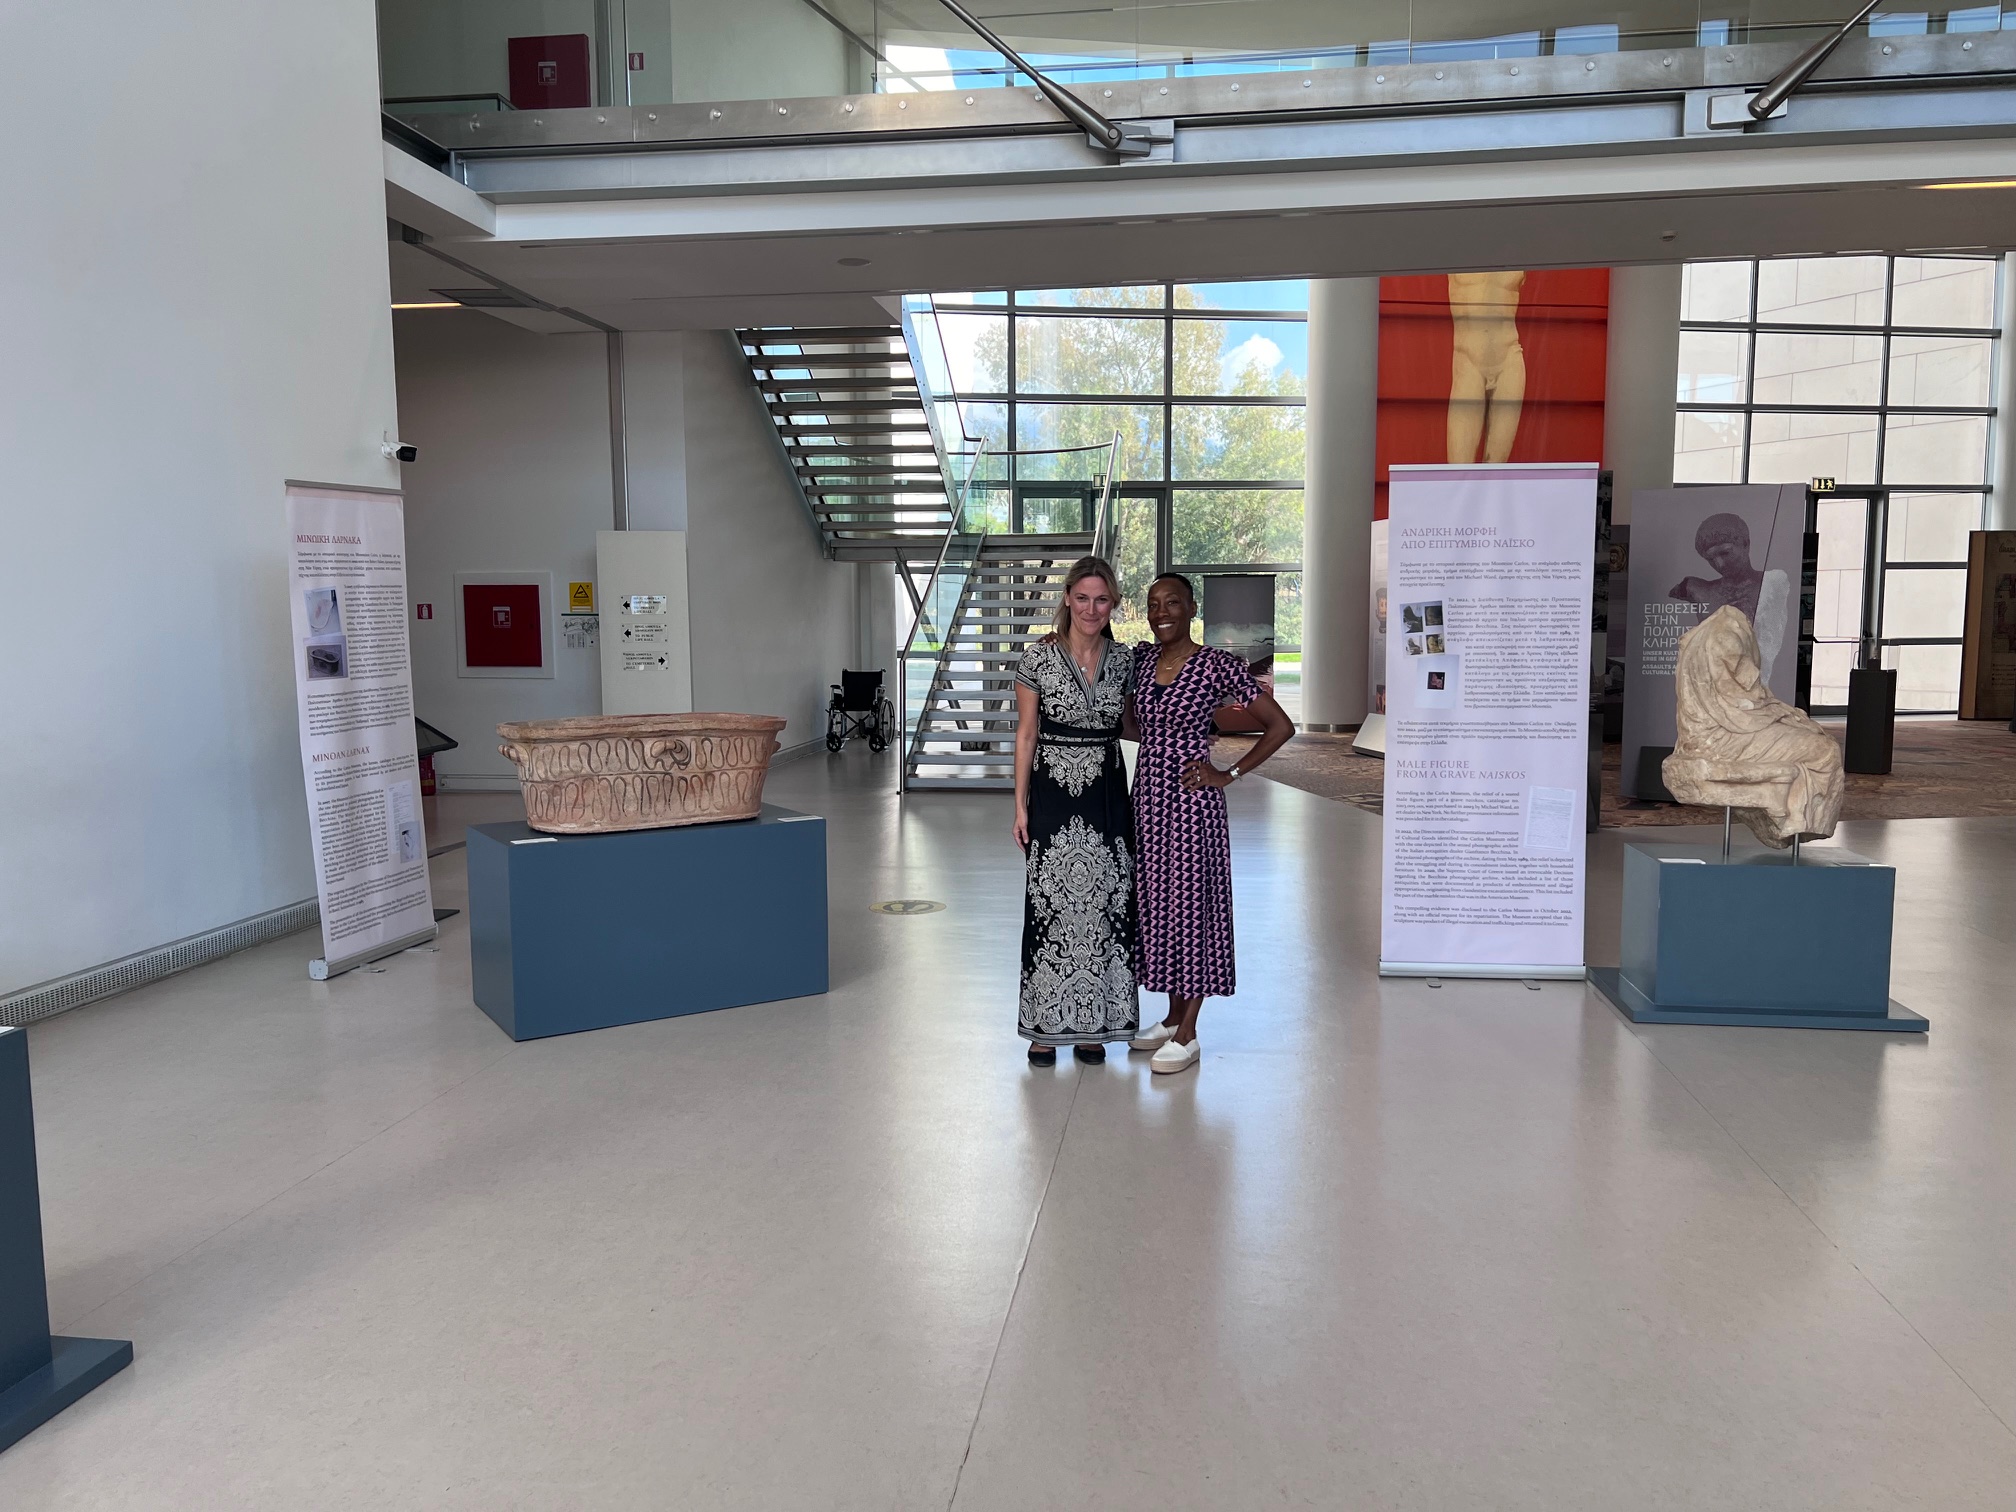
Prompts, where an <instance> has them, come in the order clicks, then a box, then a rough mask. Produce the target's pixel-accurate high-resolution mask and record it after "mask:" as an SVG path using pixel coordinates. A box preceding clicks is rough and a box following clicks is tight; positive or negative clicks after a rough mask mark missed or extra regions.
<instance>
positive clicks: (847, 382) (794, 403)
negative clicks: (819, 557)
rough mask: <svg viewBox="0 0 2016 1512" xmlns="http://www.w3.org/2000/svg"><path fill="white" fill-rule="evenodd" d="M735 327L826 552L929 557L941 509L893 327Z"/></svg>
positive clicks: (937, 468)
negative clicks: (740, 328) (754, 328)
mask: <svg viewBox="0 0 2016 1512" xmlns="http://www.w3.org/2000/svg"><path fill="white" fill-rule="evenodd" d="M736 334H737V335H738V336H739V337H740V338H741V341H742V351H743V353H744V354H745V355H746V356H747V357H748V359H749V368H750V372H751V374H752V375H753V376H754V378H755V380H756V388H757V391H758V392H759V393H761V394H762V396H763V405H764V408H765V409H766V410H768V411H769V413H770V419H771V423H772V424H774V425H775V426H776V427H777V435H778V439H779V440H780V441H782V442H783V445H784V451H785V454H786V455H787V456H789V458H790V459H791V468H792V471H793V472H794V473H795V474H796V475H797V478H798V486H799V488H800V489H801V490H803V492H804V495H805V503H806V507H807V508H808V509H810V510H811V512H812V518H813V520H814V522H815V523H816V524H817V525H818V527H819V535H820V539H821V541H822V542H823V543H824V545H825V548H826V554H827V555H828V556H829V557H833V558H836V559H839V560H846V561H862V560H869V561H888V560H890V559H891V558H892V557H893V558H895V559H896V560H897V561H899V562H903V561H907V560H908V559H909V558H912V557H922V558H925V559H927V560H928V559H930V558H932V557H934V556H936V555H937V554H938V546H939V542H940V541H941V540H942V539H943V538H944V535H945V532H946V531H947V530H949V529H950V528H951V526H952V523H953V520H952V507H951V501H950V498H949V496H948V495H947V493H946V480H945V475H944V473H943V471H942V469H941V465H940V459H939V449H938V445H937V443H936V442H935V440H934V438H933V435H932V431H931V417H930V415H929V413H928V412H927V410H926V408H925V400H924V396H923V394H922V393H921V392H920V391H919V388H918V383H917V372H916V368H915V366H914V364H913V363H912V361H911V356H910V348H909V345H908V344H907V342H906V341H905V340H904V335H903V328H902V327H901V326H896V325H889V326H828V327H787V328H782V329H760V330H745V331H738V332H737V333H736Z"/></svg>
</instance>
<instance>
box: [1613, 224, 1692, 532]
mask: <svg viewBox="0 0 2016 1512" xmlns="http://www.w3.org/2000/svg"><path fill="white" fill-rule="evenodd" d="M1608 362H1609V366H1608V372H1607V376H1606V378H1605V380H1604V385H1603V465H1604V466H1605V467H1607V468H1609V469H1610V471H1611V474H1612V478H1611V496H1610V518H1611V520H1612V522H1613V523H1615V524H1619V525H1622V524H1626V523H1628V522H1629V521H1630V519H1631V495H1632V494H1633V493H1634V492H1635V491H1637V490H1638V489H1641V488H1671V487H1672V486H1673V399H1674V393H1675V384H1676V376H1677V372H1678V369H1679V365H1680V265H1679V264H1678V263H1662V264H1657V265H1655V266H1652V267H1646V268H1613V269H1611V271H1610V336H1609V358H1608Z"/></svg>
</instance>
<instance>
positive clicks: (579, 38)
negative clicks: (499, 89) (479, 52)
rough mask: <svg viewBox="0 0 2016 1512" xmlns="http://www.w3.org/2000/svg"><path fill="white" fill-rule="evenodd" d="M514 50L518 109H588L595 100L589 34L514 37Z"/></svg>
mask: <svg viewBox="0 0 2016 1512" xmlns="http://www.w3.org/2000/svg"><path fill="white" fill-rule="evenodd" d="M510 50H511V103H512V104H513V105H515V106H517V107H518V109H520V110H567V109H570V108H583V109H585V108H586V107H587V106H590V105H592V104H594V103H595V98H594V95H595V83H594V79H595V75H594V71H593V70H592V69H591V68H590V66H589V61H588V36H587V33H585V32H581V33H577V34H575V35H572V36H559V37H513V38H511V40H510ZM491 56H493V57H494V56H496V55H495V54H494V53H493V54H492V55H491Z"/></svg>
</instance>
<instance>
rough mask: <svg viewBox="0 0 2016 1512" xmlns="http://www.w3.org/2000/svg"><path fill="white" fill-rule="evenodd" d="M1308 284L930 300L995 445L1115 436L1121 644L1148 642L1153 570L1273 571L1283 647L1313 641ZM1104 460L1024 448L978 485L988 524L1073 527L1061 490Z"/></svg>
mask: <svg viewBox="0 0 2016 1512" xmlns="http://www.w3.org/2000/svg"><path fill="white" fill-rule="evenodd" d="M1308 291H1309V286H1308V284H1307V283H1304V282H1300V281H1295V282H1282V283H1228V284H1146V285H1136V286H1133V287H1127V288H1106V289H1041V290H1027V289H1025V290H1017V291H1014V292H1012V293H953V294H940V295H938V296H936V301H935V302H936V304H937V307H938V311H939V316H938V323H939V328H940V330H941V331H942V332H943V333H944V337H945V345H946V348H947V358H948V365H949V367H950V369H951V374H950V376H951V380H952V384H953V388H954V390H955V392H956V393H957V394H958V396H959V398H960V399H961V401H962V406H961V407H962V410H963V412H964V414H965V416H966V423H967V425H968V427H969V428H974V429H976V430H977V431H978V432H979V433H981V434H982V435H983V436H984V439H985V440H986V441H987V443H988V445H989V446H990V447H991V448H997V449H1007V448H1018V449H1029V448H1048V447H1070V446H1087V445H1096V444H1100V443H1104V442H1107V441H1110V440H1111V439H1112V437H1113V433H1114V432H1115V431H1118V432H1120V435H1121V459H1122V460H1121V471H1120V477H1119V481H1118V486H1117V488H1116V490H1115V494H1116V498H1115V507H1116V509H1117V512H1118V515H1117V523H1118V527H1119V528H1118V535H1117V545H1116V550H1115V554H1116V556H1117V557H1118V560H1117V561H1116V562H1115V563H1114V566H1115V567H1117V568H1118V569H1119V572H1120V576H1121V585H1122V588H1123V590H1124V597H1125V603H1124V605H1123V607H1122V612H1121V614H1120V615H1119V616H1118V617H1117V619H1116V622H1115V633H1116V634H1119V635H1120V636H1121V638H1122V639H1126V640H1135V639H1145V638H1146V636H1147V625H1146V620H1145V617H1144V606H1143V600H1144V597H1145V593H1146V589H1147V586H1148V583H1149V581H1150V580H1151V579H1152V578H1153V577H1154V576H1155V574H1156V573H1158V572H1165V571H1169V570H1172V569H1173V570H1176V571H1180V572H1185V573H1188V574H1190V575H1191V576H1192V577H1204V576H1209V575H1212V574H1216V573H1239V572H1252V573H1269V574H1272V575H1273V576H1274V579H1275V635H1276V640H1277V645H1278V649H1279V650H1280V651H1283V652H1292V651H1296V650H1299V648H1300V646H1301V641H1302V474H1303V454H1304V443H1303V410H1304V402H1305V401H1304V393H1305V388H1306V383H1307V378H1308V373H1309V320H1308V313H1307V305H1308ZM1102 458H1103V453H1096V452H1075V453H1074V452H1066V453H1062V454H1059V455H1056V456H1048V457H1044V456H1036V457H1018V458H1016V459H1015V479H1014V483H1013V486H1012V487H1008V486H1000V487H996V488H994V489H992V490H989V491H986V492H980V493H977V494H976V497H975V499H974V501H973V502H972V505H971V506H970V508H971V510H972V514H971V515H969V523H970V524H971V525H972V527H973V528H984V529H986V530H988V531H1006V530H1010V529H1029V530H1036V529H1043V528H1075V518H1076V516H1075V513H1073V514H1071V515H1066V516H1060V514H1059V512H1058V511H1057V510H1056V509H1055V508H1054V505H1053V501H1055V500H1059V499H1063V500H1069V498H1070V497H1071V490H1072V489H1073V487H1074V486H1077V485H1082V484H1084V483H1087V482H1089V481H1090V469H1092V468H1094V467H1096V466H1098V465H1099V462H1100V460H1101V459H1102Z"/></svg>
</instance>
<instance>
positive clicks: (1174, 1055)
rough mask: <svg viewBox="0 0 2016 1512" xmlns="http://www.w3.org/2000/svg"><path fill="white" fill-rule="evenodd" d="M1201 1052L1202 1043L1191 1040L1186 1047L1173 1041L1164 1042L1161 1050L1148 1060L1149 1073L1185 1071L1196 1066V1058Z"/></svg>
mask: <svg viewBox="0 0 2016 1512" xmlns="http://www.w3.org/2000/svg"><path fill="white" fill-rule="evenodd" d="M1202 1052H1203V1041H1201V1040H1194V1039H1193V1040H1192V1041H1190V1043H1189V1044H1187V1045H1179V1044H1177V1043H1176V1041H1175V1040H1173V1039H1172V1040H1166V1041H1164V1042H1163V1045H1162V1048H1161V1049H1159V1050H1157V1051H1156V1052H1155V1054H1154V1055H1153V1056H1151V1057H1150V1058H1149V1061H1148V1069H1149V1070H1150V1071H1187V1070H1189V1069H1190V1067H1192V1066H1194V1065H1196V1064H1197V1057H1198V1056H1199V1055H1200V1054H1201V1053H1202Z"/></svg>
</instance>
